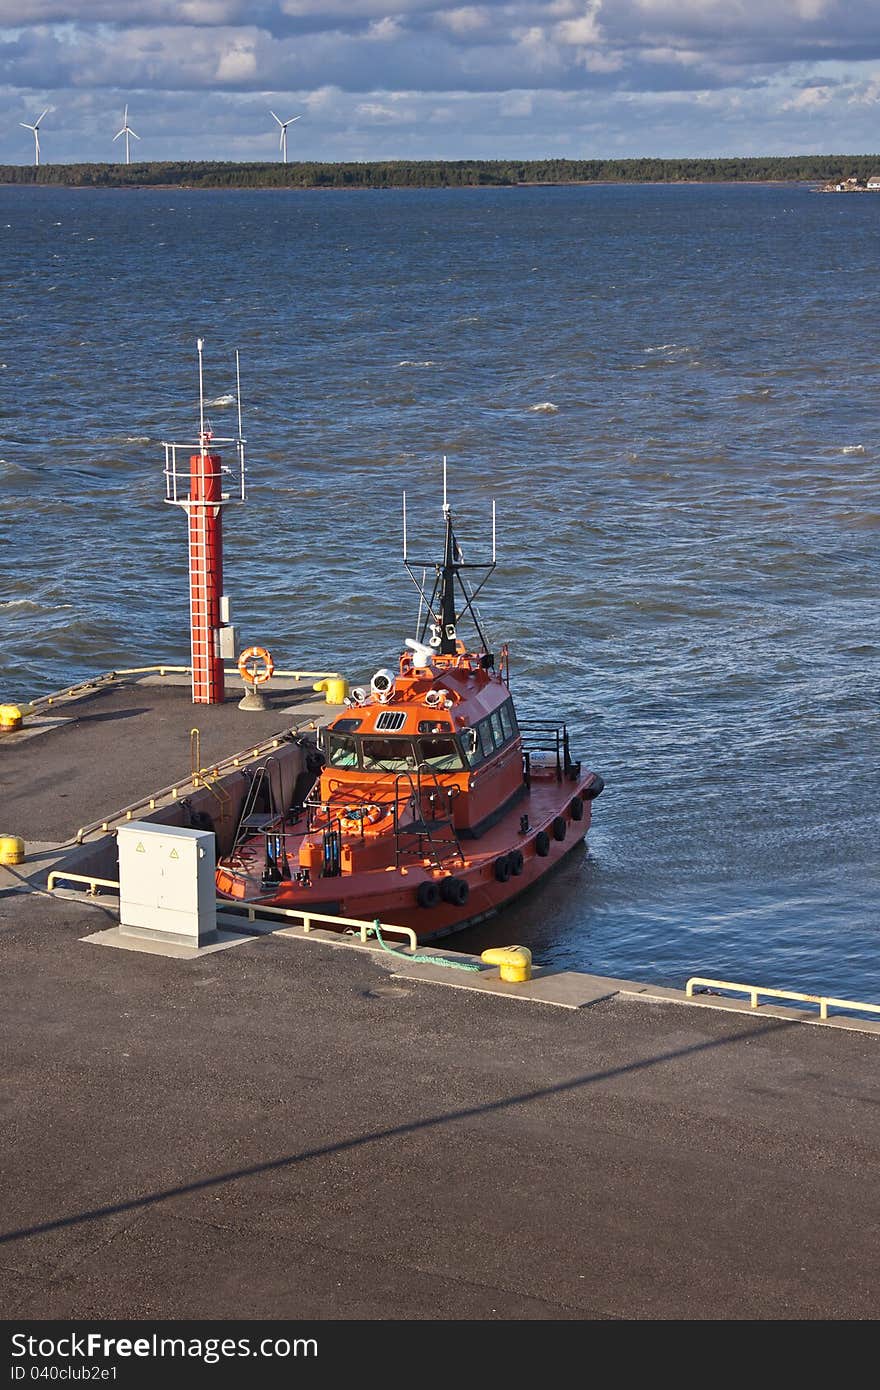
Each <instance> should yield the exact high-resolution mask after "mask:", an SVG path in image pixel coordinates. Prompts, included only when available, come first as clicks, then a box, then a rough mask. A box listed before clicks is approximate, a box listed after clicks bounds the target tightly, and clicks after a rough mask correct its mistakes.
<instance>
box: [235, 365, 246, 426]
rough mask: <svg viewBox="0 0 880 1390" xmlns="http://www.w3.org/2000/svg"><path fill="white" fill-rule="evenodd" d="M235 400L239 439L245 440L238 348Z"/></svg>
mask: <svg viewBox="0 0 880 1390" xmlns="http://www.w3.org/2000/svg"><path fill="white" fill-rule="evenodd" d="M235 400H236V404H237V405H238V438H239V441H241V440H242V439H244V431H243V430H242V427H241V362H240V361H239V357H238V348H236V349H235Z"/></svg>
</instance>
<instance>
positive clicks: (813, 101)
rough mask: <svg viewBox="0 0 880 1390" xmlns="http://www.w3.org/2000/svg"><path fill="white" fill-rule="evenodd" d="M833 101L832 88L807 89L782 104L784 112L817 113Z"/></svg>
mask: <svg viewBox="0 0 880 1390" xmlns="http://www.w3.org/2000/svg"><path fill="white" fill-rule="evenodd" d="M830 100H831V88H830V87H805V88H804V89H803V91H802V92H796V93H795V95H794V96H793V97H790V98H789V99H788V101H785V102H783V103H782V107H783V110H784V111H817V110H819V109H820V108H821V107H823V106H826V105H827V104H828V102H829V101H830Z"/></svg>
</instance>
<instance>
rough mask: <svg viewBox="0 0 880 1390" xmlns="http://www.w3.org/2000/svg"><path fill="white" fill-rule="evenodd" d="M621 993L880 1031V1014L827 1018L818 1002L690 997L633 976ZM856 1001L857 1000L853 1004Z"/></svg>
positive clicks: (620, 987)
mask: <svg viewBox="0 0 880 1390" xmlns="http://www.w3.org/2000/svg"><path fill="white" fill-rule="evenodd" d="M616 984H617V986H618V993H619V995H620V998H621V999H626V998H630V999H633V998H638V999H645V1000H648V1001H652V1000H653V1001H655V1002H656V1003H658V1004H660V1003H662V1004H684V1005H686V1006H688V1007H690V1008H697V1009H720V1010H722V1011H726V1012H728V1013H734V1014H749V1015H750V1017H751V1018H780V1019H785V1020H787V1021H788V1022H793V1023H812V1024H818V1025H819V1027H820V1028H844V1029H849V1031H850V1032H855V1033H876V1034H880V1018H859V1017H858V1016H857V1015H855V1014H848V1013H844V1012H842V1011H841V1012H838V1013H832V1014H831V1015H830V1016H829V1017H828V1018H820V1017H819V1007H818V1005H810V1004H805V1005H804V1007H803V1008H790V1007H788V1006H786V1005H784V1004H782V1003H773V1002H771V1001H769V1000H768V1001H767V1002H766V1003H761V1004H759V1006H758V1008H757V1009H753V1008H752V1006H751V1003H750V1001H749V999H747V998H746V997H745V996H743V997H742V998H739V999H738V998H736V996H735V995H732V994H708V993H707V994H695V995H693V996H691V997H690V998H689V997H688V995H687V994H686V993H685V992H684V990H683V989H668V988H666V987H665V986H664V985H646V984H639V983H636V982H634V981H632V980H618V981H616ZM856 1007H857V1005H856V1004H855V1003H854V1004H853V1008H854V1009H855V1008H856Z"/></svg>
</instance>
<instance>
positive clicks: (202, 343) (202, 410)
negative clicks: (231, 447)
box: [196, 338, 205, 453]
mask: <svg viewBox="0 0 880 1390" xmlns="http://www.w3.org/2000/svg"><path fill="white" fill-rule="evenodd" d="M204 346H205V340H204V338H196V351H197V352H198V354H199V444H200V445H201V449H202V453H204V452H205V379H204V373H203V366H202V348H203V347H204Z"/></svg>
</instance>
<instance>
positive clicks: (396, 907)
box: [218, 773, 602, 941]
mask: <svg viewBox="0 0 880 1390" xmlns="http://www.w3.org/2000/svg"><path fill="white" fill-rule="evenodd" d="M601 788H602V782H601V779H600V778H599V777H598V776H597V775H596V774H594V773H585V774H584V775H583V776H578V777H577V778H576V779H572V780H569V779H565V780H564V781H562V782H559V781H558V780H557V779H556V778H555V777H551V776H546V777H540V776H538V777H536V778H535V779H534V780H533V782H532V785H531V787H530V789H529V791H528V793H527V795H526V796H525V797H524V798H523V799H522V800H520V801H519V802H518V803H517V804H516V805H515V806H513V807H512V808H511V809H510V810H509V811H508V812H507V813H506V814H505V815H504V816H503V817H501V818H500V819H499V820H498V822H497V824H495V825H494V826H492V827H491V828H490V829H489V830H487V831H486V832H485V833H484V834H482V835H481V836H480V837H479V839H477V840H462V841H461V849H462V854H463V858H464V862H462V861H461V859H458V858H452V857H450V858H449V859H447V860H446V861H445V862H444V864H443V866H442V868H439V869H438V868H437V867H436V866H434V865H433V864H431V863H430V862H428V861H426V860H417V861H410V862H401V863H395V860H394V857H392V858H391V859H390V862H388V863H386V864H385V865H384V866H383V867H382V868H373V869H369V870H364V871H361V872H352V873H341V874H337V875H334V876H332V877H319V878H317V879H315V880H314V881H313V882H312V883H311V884H309V885H308V886H305V885H303V884H302V883H300V882H298V881H297V880H296V879H295V878H290V879H284V880H282V882H281V883H279V884H277V885H276V886H274V887H272V888H270V889H268V890H267V889H266V888H265V887H263V885H262V882H261V876H262V867H263V863H264V862H265V861H264V860H263V861H262V862H259V861H258V862H255V863H253V864H252V866H251V867H250V869H249V872H248V873H244V872H242V871H240V870H239V871H236V870H235V869H233V868H232V867H228V866H227V867H224V866H222V865H221V868H220V871H219V873H218V891H219V892H220V893H221V895H223V896H228V897H231V898H236V899H239V900H245V901H249V902H252V903H254V904H259V903H262V904H265V905H269V906H272V907H283V908H287V909H289V910H290V911H293V912H301V913H306V914H307V913H310V912H311V913H316V914H321V913H323V914H326V915H331V916H339V917H350V918H355V919H357V920H360V921H373V920H376V919H378V920H379V921H380V922H386V923H388V924H393V925H396V926H405V927H410V928H412V929H413V930H414V931H415V933H416V935H417V937H418V939H419V940H420V941H427V940H431V939H432V938H436V937H440V936H447V935H450V934H451V933H453V932H456V931H461V930H463V929H464V928H465V927H469V926H473V925H474V924H475V923H477V922H481V921H485V920H486V919H488V918H491V917H494V916H495V915H497V913H499V912H500V911H502V910H503V909H504V908H505V907H507V906H508V905H509V904H510V903H512V902H513V901H514V900H515V899H516V898H518V897H519V896H520V895H521V894H522V893H524V892H525V891H526V890H527V889H529V888H532V887H533V886H534V885H536V884H537V883H539V882H540V881H541V880H542V879H544V878H545V877H546V875H547V874H548V873H551V872H552V871H553V870H554V869H555V868H556V867H557V866H558V865H559V864H560V862H561V861H562V860H563V859H564V858H565V856H566V855H567V854H569V853H570V852H571V850H573V849H574V848H576V847H577V846H578V845H579V844H582V843H583V840H584V838H585V836H586V834H587V832H588V830H589V828H590V820H591V801H592V798H593V797H594V796H595V795H597V794H598V792H599V791H600V790H601ZM257 843H258V842H256V841H255V842H254V848H256V845H257ZM295 849H296V844H295V841H294V843H293V844H292V846H291V850H292V851H295ZM291 850H289V851H288V858H289V859H292V858H293V854H292V853H291ZM505 861H506V866H505ZM450 880H451V881H452V882H450ZM455 883H459V884H461V883H463V884H465V885H466V888H465V889H462V888H460V887H458V888H455V886H454V885H455ZM422 885H436V887H435V888H432V887H427V888H426V887H423V886H422ZM438 895H439V896H438ZM450 897H451V898H452V900H450Z"/></svg>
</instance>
